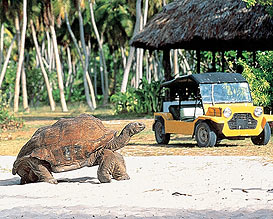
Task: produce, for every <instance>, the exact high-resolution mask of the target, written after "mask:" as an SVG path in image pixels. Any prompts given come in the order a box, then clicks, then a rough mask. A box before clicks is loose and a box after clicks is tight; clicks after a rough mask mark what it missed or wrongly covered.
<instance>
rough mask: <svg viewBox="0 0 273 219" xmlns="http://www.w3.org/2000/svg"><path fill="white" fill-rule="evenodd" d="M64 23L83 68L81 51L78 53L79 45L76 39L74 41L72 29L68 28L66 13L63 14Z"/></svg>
mask: <svg viewBox="0 0 273 219" xmlns="http://www.w3.org/2000/svg"><path fill="white" fill-rule="evenodd" d="M65 21H66V26H67V29H68V31H69V33H70V36H71V38H72V40H73V43H74V46H75V47H76V50H77V52H78V55H79V58H80V60H81V63H82V66H84V64H83V59H82V55H81V51H80V47H79V45H78V43H77V39H76V37H75V35H74V33H73V31H72V29H71V26H70V23H69V20H68V17H67V13H65Z"/></svg>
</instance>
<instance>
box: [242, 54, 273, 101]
mask: <svg viewBox="0 0 273 219" xmlns="http://www.w3.org/2000/svg"><path fill="white" fill-rule="evenodd" d="M257 60H258V63H259V65H258V67H255V68H254V67H252V66H251V65H250V64H249V63H247V62H246V61H242V60H240V64H242V65H243V67H244V72H243V76H244V77H245V78H246V79H247V81H248V83H249V85H250V89H251V91H252V97H253V101H254V104H255V105H261V106H273V52H272V51H268V52H259V53H258V54H257Z"/></svg>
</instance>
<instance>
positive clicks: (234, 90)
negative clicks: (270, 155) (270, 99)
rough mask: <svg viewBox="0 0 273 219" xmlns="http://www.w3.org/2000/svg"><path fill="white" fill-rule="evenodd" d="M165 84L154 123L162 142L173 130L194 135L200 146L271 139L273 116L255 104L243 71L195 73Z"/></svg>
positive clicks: (158, 138)
mask: <svg viewBox="0 0 273 219" xmlns="http://www.w3.org/2000/svg"><path fill="white" fill-rule="evenodd" d="M161 86H162V87H163V89H164V91H165V97H164V98H165V100H164V101H163V112H156V113H154V124H153V131H154V132H155V139H156V141H157V143H158V144H168V143H169V140H170V134H184V135H191V136H192V137H195V140H196V141H197V144H198V146H200V147H208V146H214V145H215V144H216V143H217V142H220V141H221V140H222V139H230V140H238V139H245V138H246V137H250V138H251V140H252V142H253V143H254V144H255V145H266V144H267V143H268V142H269V140H270V136H271V128H270V126H269V123H271V122H272V121H273V116H272V115H266V114H264V109H263V107H259V106H254V105H253V102H252V98H251V94H250V90H249V85H248V83H247V81H246V79H245V78H244V77H243V76H242V75H241V74H238V73H219V72H216V73H203V74H192V75H186V76H180V77H178V78H175V79H173V80H171V81H166V82H164V83H162V85H161Z"/></svg>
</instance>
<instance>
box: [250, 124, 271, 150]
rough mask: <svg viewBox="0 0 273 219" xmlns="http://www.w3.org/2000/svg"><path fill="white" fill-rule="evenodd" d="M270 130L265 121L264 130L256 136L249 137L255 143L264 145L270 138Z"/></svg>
mask: <svg viewBox="0 0 273 219" xmlns="http://www.w3.org/2000/svg"><path fill="white" fill-rule="evenodd" d="M270 135H271V130H270V126H269V124H268V123H265V126H264V130H263V131H262V132H261V134H259V135H258V136H254V137H251V141H252V143H253V144H255V145H266V144H267V143H268V142H269V140H270Z"/></svg>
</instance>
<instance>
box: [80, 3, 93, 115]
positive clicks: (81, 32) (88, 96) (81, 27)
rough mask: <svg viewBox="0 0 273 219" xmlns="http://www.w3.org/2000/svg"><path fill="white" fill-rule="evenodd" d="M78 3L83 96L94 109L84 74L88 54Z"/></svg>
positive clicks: (86, 72) (86, 68)
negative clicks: (82, 60)
mask: <svg viewBox="0 0 273 219" xmlns="http://www.w3.org/2000/svg"><path fill="white" fill-rule="evenodd" d="M77 3H78V4H77V5H78V6H77V7H78V14H79V26H80V38H81V44H82V49H83V54H84V57H85V60H84V65H83V83H84V92H85V98H86V102H87V104H88V106H89V107H90V109H91V110H94V109H95V108H94V106H93V104H92V102H91V99H90V94H89V90H88V84H87V78H86V75H87V74H88V71H87V70H88V55H87V52H86V45H85V40H84V29H83V20H82V13H81V7H80V1H78V2H77Z"/></svg>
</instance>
